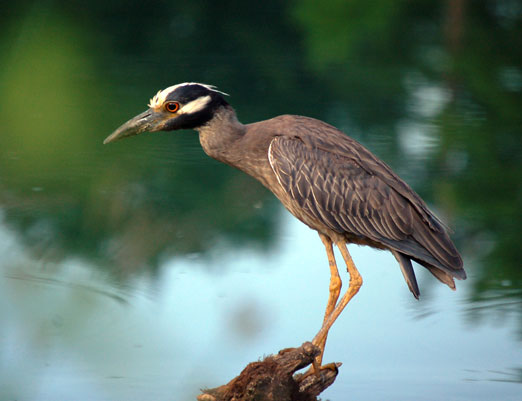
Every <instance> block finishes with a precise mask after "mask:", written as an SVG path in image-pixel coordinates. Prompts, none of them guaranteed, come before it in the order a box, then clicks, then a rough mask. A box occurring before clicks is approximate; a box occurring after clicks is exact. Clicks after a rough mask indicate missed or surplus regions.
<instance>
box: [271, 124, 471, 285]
mask: <svg viewBox="0 0 522 401" xmlns="http://www.w3.org/2000/svg"><path fill="white" fill-rule="evenodd" d="M312 137H313V135H310V134H309V135H301V136H292V137H287V136H278V137H275V138H274V139H273V140H272V142H271V143H270V147H269V160H270V165H271V167H272V169H273V171H274V173H275V175H276V176H277V179H278V181H279V183H280V184H281V186H282V187H283V189H284V190H285V192H286V193H287V194H288V195H290V197H291V198H292V199H293V200H294V201H295V202H297V204H298V205H299V206H300V207H301V208H302V209H303V211H304V212H305V213H307V214H308V215H309V216H311V217H312V218H315V219H317V220H318V221H319V222H320V223H322V224H324V225H326V226H327V227H328V228H329V229H331V230H333V231H335V232H338V233H340V234H350V235H352V236H356V237H359V238H368V239H370V240H372V241H374V242H376V243H380V244H383V245H384V246H386V247H390V248H391V249H393V250H395V251H398V252H400V253H401V254H404V255H406V256H404V257H407V256H409V257H412V258H414V259H416V260H420V261H423V262H424V263H426V264H427V265H432V266H434V268H436V269H438V271H442V273H444V272H445V273H446V275H447V274H449V275H450V276H448V277H449V278H451V276H455V277H457V278H464V277H465V274H464V270H463V269H462V260H461V259H460V256H459V254H458V252H457V251H456V249H455V247H454V246H453V244H452V243H451V240H450V239H449V237H448V236H447V233H446V231H445V230H444V228H443V227H442V226H441V225H440V224H439V222H438V220H437V218H436V217H435V216H433V214H431V212H430V211H429V210H428V208H427V206H426V205H425V204H424V202H423V201H422V200H421V199H420V197H419V196H418V195H417V194H416V193H415V192H413V191H412V190H411V189H410V188H409V187H408V186H407V184H405V183H404V182H403V181H402V180H400V178H398V177H397V176H396V175H395V174H394V173H393V172H391V169H389V167H388V166H386V165H385V164H384V163H382V162H380V161H379V159H377V158H376V157H375V156H373V155H372V154H371V153H370V152H369V151H367V150H366V149H365V148H364V147H362V145H360V144H358V143H357V142H355V141H353V140H350V141H353V142H350V144H351V145H352V148H351V149H348V148H347V147H346V144H344V145H343V142H342V141H340V142H339V144H340V149H341V150H338V151H335V152H332V151H329V150H327V146H326V145H325V144H324V143H321V142H320V141H318V140H315V142H314V139H313V138H312ZM346 138H348V137H346ZM354 144H357V145H354ZM330 147H332V146H330ZM333 148H334V149H336V148H335V146H333ZM365 152H366V153H365ZM368 155H370V156H368ZM361 158H364V159H361ZM283 203H284V202H283ZM404 266H405V264H402V265H401V268H402V269H403V272H405V271H407V270H408V269H406V268H405V267H404ZM405 269H406V270H405ZM432 272H433V271H432ZM442 273H441V274H438V275H437V274H435V273H434V274H435V275H436V277H438V278H439V279H441V278H444V279H445V281H446V282H447V283H448V282H449V279H448V278H447V277H446V275H445V274H442ZM409 285H410V288H412V285H411V281H410V282H409Z"/></svg>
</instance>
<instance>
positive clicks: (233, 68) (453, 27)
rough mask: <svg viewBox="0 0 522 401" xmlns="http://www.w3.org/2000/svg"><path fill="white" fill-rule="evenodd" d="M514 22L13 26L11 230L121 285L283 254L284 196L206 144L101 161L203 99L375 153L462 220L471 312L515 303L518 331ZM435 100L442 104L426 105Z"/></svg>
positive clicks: (146, 17)
mask: <svg viewBox="0 0 522 401" xmlns="http://www.w3.org/2000/svg"><path fill="white" fill-rule="evenodd" d="M512 3H513V2H509V1H501V2H495V4H493V3H488V2H477V3H474V5H473V7H471V6H468V7H464V8H459V7H457V6H458V4H459V2H443V3H441V2H435V1H425V2H410V1H400V2H393V3H392V2H385V1H379V2H373V3H371V4H370V3H368V2H363V1H352V2H345V1H326V2H321V3H320V4H319V3H317V4H316V2H312V1H304V0H303V1H296V2H293V3H291V4H287V3H286V2H282V1H269V2H264V3H263V7H262V8H259V7H257V5H252V4H248V3H241V4H237V3H236V2H234V3H233V2H220V3H211V4H206V3H203V2H190V3H188V2H187V3H175V4H174V3H164V2H161V3H159V4H156V5H155V6H154V7H150V6H148V5H146V4H137V5H132V4H126V5H125V8H124V12H123V11H122V9H121V8H120V6H118V5H115V4H109V5H108V4H105V3H102V2H98V1H93V2H89V3H86V4H85V5H82V6H81V9H74V7H72V6H71V5H69V3H66V2H60V1H58V2H54V3H52V4H53V5H54V6H51V5H48V6H47V7H48V8H45V6H43V5H42V6H39V7H35V8H33V9H32V10H30V12H29V13H27V14H26V15H25V16H24V17H23V18H19V17H17V16H16V14H5V15H4V16H3V17H2V18H3V21H4V22H5V25H4V26H6V27H9V28H3V29H4V31H3V33H5V37H4V39H3V43H2V45H1V49H2V50H4V51H3V54H4V58H3V60H4V63H3V66H2V69H1V70H0V86H1V88H2V96H1V97H0V117H1V119H2V128H1V129H2V137H1V139H0V140H1V147H0V168H1V176H0V202H1V204H2V206H3V208H4V209H5V211H6V221H7V223H8V224H9V225H10V226H11V227H14V228H15V229H16V230H17V231H18V232H19V233H20V235H21V237H22V238H23V239H24V240H25V241H26V242H27V243H28V244H30V245H31V246H32V248H33V250H34V251H35V252H38V253H39V254H40V255H41V256H42V258H53V259H63V258H65V257H67V256H71V255H81V256H83V257H86V258H88V259H93V260H94V261H95V262H97V263H98V264H99V265H100V266H103V267H104V268H109V267H108V266H110V268H111V269H113V270H114V271H115V272H116V273H117V274H120V275H122V276H125V275H126V274H128V273H130V272H133V271H135V270H137V269H143V268H144V267H149V268H151V269H154V268H155V267H157V265H158V263H159V262H161V261H162V260H164V259H165V258H167V257H169V256H170V255H182V254H186V253H188V252H204V251H206V250H208V249H209V248H210V247H212V246H214V245H215V244H216V243H221V242H226V243H229V244H232V245H233V246H238V245H241V244H246V243H249V244H252V243H254V244H256V245H259V246H262V247H268V245H270V239H271V238H272V237H273V234H274V231H275V230H276V229H277V219H278V217H279V215H278V211H277V210H278V209H277V207H278V206H277V203H276V202H275V201H274V199H273V196H272V195H271V194H269V193H267V192H266V191H265V190H264V189H263V188H261V186H260V185H259V184H257V183H255V182H253V180H251V179H250V178H249V177H245V176H243V175H241V174H240V173H238V172H236V171H234V170H233V169H230V168H229V167H227V166H222V165H220V164H218V163H217V162H215V161H213V160H210V159H208V158H207V157H206V156H205V155H204V154H203V152H202V151H201V149H200V148H199V144H198V140H197V136H196V134H195V133H193V132H184V133H176V134H157V135H144V136H142V137H140V138H133V139H132V140H131V139H129V140H128V141H125V142H122V143H119V144H118V146H117V147H110V148H107V147H103V146H102V145H101V141H102V140H103V138H105V137H106V136H107V135H108V134H109V133H110V132H112V130H113V129H114V128H115V127H117V126H119V125H120V124H121V123H122V122H124V121H125V120H126V119H128V118H130V117H132V116H133V115H135V114H136V113H137V112H140V111H142V110H144V109H145V107H146V106H145V105H146V103H147V101H148V99H149V97H150V96H152V95H153V94H154V93H155V92H156V91H157V90H158V89H160V88H163V87H166V86H168V85H172V84H175V83H178V82H183V81H201V82H207V83H210V84H216V85H218V86H219V87H220V89H222V90H224V91H225V92H229V93H231V94H232V96H231V98H230V101H231V103H232V104H233V105H234V106H235V107H236V108H237V111H238V115H239V117H240V119H241V120H242V121H243V122H245V123H246V122H251V121H256V120H262V119H265V118H270V117H272V116H274V115H278V114H283V113H298V114H304V115H310V116H313V117H318V118H321V119H324V120H327V121H328V122H331V123H333V124H334V125H337V126H339V127H341V128H342V129H344V130H345V131H346V132H347V133H348V134H349V135H352V136H354V137H355V138H356V139H359V140H361V141H362V142H364V143H365V144H366V145H368V146H369V147H370V148H371V149H372V150H373V151H375V153H377V154H378V155H379V156H381V157H382V158H383V159H385V160H386V161H388V162H389V163H390V164H391V165H392V166H393V167H394V168H395V169H396V170H398V171H399V172H401V175H403V176H404V177H405V178H406V179H407V181H409V182H411V183H412V184H414V186H415V188H416V189H417V190H419V192H421V194H422V195H423V197H425V198H426V199H427V200H431V201H432V203H433V204H434V205H436V206H437V207H438V208H440V209H441V211H443V212H444V213H445V214H448V215H449V216H450V217H449V218H448V219H447V220H449V222H450V225H451V226H454V227H455V228H456V238H457V241H458V243H459V246H460V248H461V249H463V250H464V251H465V253H466V256H467V263H468V264H469V266H468V269H469V270H470V272H471V276H472V280H475V281H474V283H475V292H474V294H473V299H474V300H477V301H481V300H483V299H485V300H488V299H490V297H492V296H497V295H498V294H500V295H499V296H500V297H507V298H509V299H510V300H512V301H514V303H513V304H512V305H513V307H512V308H511V309H510V310H515V311H516V312H517V313H520V312H521V310H522V308H521V307H520V305H521V298H522V293H521V291H520V288H521V287H522V286H521V280H522V277H521V274H522V273H521V270H520V262H519V261H520V256H521V255H520V250H519V248H520V247H519V245H518V239H519V237H520V235H519V233H520V231H521V228H522V221H521V218H522V217H521V216H522V214H521V213H520V210H521V206H522V205H521V199H522V195H521V193H522V189H521V182H522V177H521V171H522V168H521V167H522V166H521V157H520V155H521V154H522V149H521V143H522V141H521V138H522V135H521V128H520V127H521V126H522V121H521V117H520V110H522V104H521V89H522V72H521V65H522V50H521V49H522V43H521V40H522V39H521V38H522V32H521V25H520V12H519V11H517V8H516V7H514V6H513V5H512ZM46 4H47V3H46ZM58 10H60V11H59V12H58ZM513 10H514V11H513ZM22 14H23V13H22ZM267 21H268V22H269V23H268V22H267ZM427 89H429V90H432V92H430V93H438V94H439V95H437V96H433V97H430V96H428V97H427V98H422V96H420V97H419V93H426V90H427ZM433 90H434V92H433ZM428 92H429V91H428ZM405 126H409V127H412V126H413V127H420V129H425V132H421V133H420V134H422V135H419V134H414V135H412V136H407V135H405V133H404V127H405ZM401 127H402V128H401ZM405 138H406V139H405ZM422 138H425V142H426V143H427V145H425V146H424V145H423V144H422V143H421V139H422ZM426 138H427V139H426ZM412 142H418V143H412ZM417 148H419V149H420V150H421V151H422V152H420V153H419V152H418V150H416V149H417ZM408 149H413V150H411V151H409V150H408ZM489 305H491V304H489Z"/></svg>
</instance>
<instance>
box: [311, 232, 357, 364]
mask: <svg viewBox="0 0 522 401" xmlns="http://www.w3.org/2000/svg"><path fill="white" fill-rule="evenodd" d="M321 239H322V238H321ZM323 242H324V241H323ZM335 245H337V247H338V248H339V250H340V251H341V255H342V256H343V259H344V262H345V263H346V269H347V270H348V274H349V275H350V284H349V286H348V289H347V290H346V293H345V294H344V295H343V297H342V298H341V300H340V301H339V303H337V304H336V305H335V308H334V309H333V311H332V312H331V313H330V314H329V315H328V317H326V315H325V321H324V323H323V326H322V327H321V330H319V332H318V333H317V335H316V336H315V337H314V339H313V340H312V342H313V343H314V344H315V345H317V346H318V347H320V348H321V345H322V346H323V348H321V357H322V352H323V351H324V345H325V343H326V337H327V336H328V331H329V330H330V327H332V325H333V324H334V322H335V320H336V319H337V318H338V317H339V315H340V314H341V312H342V311H343V309H344V308H345V307H346V305H348V302H350V300H351V299H352V298H353V297H354V295H355V294H357V292H358V291H359V288H361V285H362V277H361V275H360V274H359V271H358V270H357V268H356V267H355V264H354V263H353V260H352V257H351V256H350V253H349V252H348V248H346V243H344V242H336V243H335ZM330 248H331V242H330ZM326 249H327V253H328V247H327V248H326ZM332 255H333V253H332ZM328 260H330V255H328ZM330 268H331V267H330ZM336 270H337V269H336ZM339 289H340V287H339ZM331 297H332V293H330V298H331ZM329 301H330V299H329ZM329 304H330V302H329ZM329 304H328V305H329Z"/></svg>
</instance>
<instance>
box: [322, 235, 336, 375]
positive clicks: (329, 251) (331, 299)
mask: <svg viewBox="0 0 522 401" xmlns="http://www.w3.org/2000/svg"><path fill="white" fill-rule="evenodd" d="M319 237H320V238H321V241H323V244H324V247H325V248H326V255H327V256H328V264H329V266H330V294H329V296H328V303H327V304H326V310H325V312H324V320H323V326H324V325H325V324H326V322H327V321H328V318H329V317H330V315H331V314H332V312H333V310H334V309H335V305H336V304H337V300H338V299H339V294H340V293H341V286H342V282H341V277H340V276H339V271H338V270H337V263H336V262H335V256H334V252H333V247H332V240H331V239H330V238H329V237H327V236H326V235H323V234H319ZM327 335H328V333H326V335H325V336H324V338H322V339H321V341H320V342H319V343H317V346H318V347H319V348H320V350H321V354H319V356H318V357H317V360H316V362H317V365H318V366H321V362H322V360H323V352H324V347H325V345H326V337H327Z"/></svg>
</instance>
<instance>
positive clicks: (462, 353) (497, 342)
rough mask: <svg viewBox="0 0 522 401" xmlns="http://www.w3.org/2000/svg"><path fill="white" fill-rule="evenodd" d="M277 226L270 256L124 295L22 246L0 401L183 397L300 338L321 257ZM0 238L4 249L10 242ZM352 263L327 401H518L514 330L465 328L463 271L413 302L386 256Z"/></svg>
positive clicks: (12, 268) (9, 306) (168, 277)
mask: <svg viewBox="0 0 522 401" xmlns="http://www.w3.org/2000/svg"><path fill="white" fill-rule="evenodd" d="M283 220H284V228H283V230H282V232H281V233H280V234H279V235H278V240H280V245H278V246H277V248H276V249H274V250H273V251H271V252H270V254H268V255H267V254H266V253H265V252H262V251H261V252H260V251H256V250H252V249H250V250H249V249H247V250H243V251H233V250H227V251H221V252H220V253H221V255H212V256H210V257H209V258H202V257H201V256H200V255H192V256H190V257H186V258H179V259H178V258H175V259H173V260H169V261H166V262H165V263H164V264H162V266H161V267H160V269H159V275H158V277H157V278H156V279H152V278H151V277H150V276H149V275H147V274H140V275H138V276H137V277H135V278H134V279H133V280H132V281H131V282H129V283H127V284H126V286H125V287H121V286H118V285H117V283H115V282H114V281H112V280H111V279H110V278H108V277H107V276H105V275H103V274H100V273H96V269H95V268H94V267H93V266H89V264H87V263H82V261H72V260H70V261H66V262H64V263H62V264H60V265H50V266H45V265H43V264H42V263H39V262H38V261H37V260H31V259H27V258H26V259H24V254H23V252H22V251H23V250H22V249H20V250H19V251H20V252H19V253H16V254H15V255H13V258H12V259H11V260H10V261H9V262H8V263H5V262H3V263H2V271H3V272H4V274H3V277H2V280H1V285H2V291H1V294H2V296H1V298H0V305H2V309H1V310H2V315H1V318H2V321H3V322H8V325H4V326H3V329H2V338H3V339H4V340H3V343H4V347H3V350H4V351H3V353H2V366H3V367H4V368H3V372H2V373H3V374H2V386H1V388H2V389H3V394H2V396H3V399H6V400H7V399H15V398H16V399H28V400H29V399H38V400H55V399H72V398H75V397H76V396H77V395H78V394H81V395H82V399H84V400H114V399H145V398H152V399H157V400H168V399H187V400H189V399H194V396H195V395H196V394H197V390H198V389H199V388H202V387H205V386H214V385H220V384H223V383H224V382H226V381H228V380H229V379H230V378H232V377H233V376H235V375H236V374H237V373H238V371H239V368H240V367H243V366H244V365H246V364H247V363H248V362H250V361H253V360H256V359H257V358H259V357H261V356H262V355H265V354H267V353H271V352H276V351H278V350H279V349H282V348H284V347H288V346H297V345H299V344H301V343H302V342H304V341H306V340H309V339H310V338H311V337H313V335H314V334H315V330H316V329H317V328H318V327H319V322H320V321H321V318H322V313H323V307H324V305H325V303H326V297H327V288H328V269H327V265H326V263H325V261H326V258H325V255H324V254H323V253H324V251H323V249H322V245H321V243H320V241H319V240H318V238H316V235H315V233H314V232H312V231H311V230H309V229H307V228H306V227H304V226H303V225H301V224H300V223H298V222H296V221H294V220H293V219H292V218H291V217H290V216H286V215H284V216H283ZM3 238H4V239H5V241H2V243H3V244H6V243H7V244H9V243H10V245H9V248H8V249H11V252H12V253H14V252H13V248H16V240H15V239H14V238H12V234H11V233H8V232H4V233H3ZM8 249H5V248H4V249H2V253H3V254H5V252H6V251H7V250H8ZM352 253H353V257H354V259H355V261H356V263H357V264H358V265H359V266H360V270H361V272H362V274H363V277H364V279H365V284H364V287H363V289H362V290H361V292H360V294H358V296H357V297H356V298H355V300H354V301H353V302H352V303H351V304H350V305H349V306H348V308H347V310H346V311H345V313H344V314H343V315H342V316H341V318H340V319H339V321H338V322H337V323H336V325H335V326H334V328H333V329H332V332H331V335H330V337H329V340H328V347H327V351H326V355H325V360H326V361H342V362H344V365H343V366H342V368H341V371H340V375H339V377H338V379H337V382H336V383H335V385H334V386H332V387H331V388H330V389H329V390H328V391H327V392H325V393H324V394H323V396H324V398H326V399H333V400H335V399H345V396H346V394H350V397H353V398H354V399H367V400H380V399H387V398H388V397H390V396H391V394H393V398H396V399H404V400H408V399H411V400H413V399H426V400H430V399H458V400H465V399H475V400H491V399H505V400H515V399H517V398H518V396H519V395H520V383H521V379H520V370H519V363H520V360H521V357H522V350H521V348H520V343H519V339H518V338H517V336H516V335H515V334H514V333H515V332H516V324H515V323H516V322H514V321H507V322H503V323H501V324H498V323H495V322H490V323H488V324H482V325H478V324H469V322H467V319H466V316H467V314H468V312H469V311H468V309H469V307H470V304H469V300H468V298H469V292H470V288H469V287H470V285H469V284H468V283H470V282H471V281H472V280H473V271H472V269H470V270H471V271H470V276H471V277H470V280H469V281H466V282H463V283H460V282H459V289H458V291H457V292H451V291H450V290H448V289H446V288H443V287H442V286H439V285H438V284H437V283H436V282H434V279H432V278H431V277H428V276H427V275H421V279H420V284H421V288H422V289H423V290H424V295H425V296H424V297H423V298H422V299H421V301H415V300H414V299H413V297H411V296H410V294H409V291H408V290H407V288H406V287H405V285H404V283H403V279H402V277H401V274H400V272H399V269H398V268H397V266H395V261H394V259H393V257H391V255H389V254H387V253H384V252H377V251H373V250H371V249H367V248H362V247H354V248H353V249H352ZM209 265H210V270H211V272H209V271H208V270H209ZM224 266H226V268H224ZM499 394H500V396H499Z"/></svg>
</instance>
